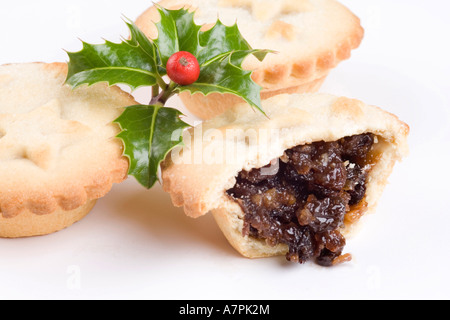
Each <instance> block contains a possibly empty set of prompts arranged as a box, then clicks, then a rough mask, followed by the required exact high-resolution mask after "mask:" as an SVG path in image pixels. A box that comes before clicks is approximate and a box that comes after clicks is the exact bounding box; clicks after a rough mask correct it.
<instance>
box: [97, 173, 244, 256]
mask: <svg viewBox="0 0 450 320" xmlns="http://www.w3.org/2000/svg"><path fill="white" fill-rule="evenodd" d="M102 204H103V206H104V209H105V210H107V211H108V212H109V214H112V217H111V218H114V219H123V220H124V223H126V224H127V225H129V224H130V223H133V224H134V225H135V227H136V232H142V231H143V230H144V232H145V233H148V234H149V235H151V237H152V240H153V241H154V240H155V239H157V240H159V241H160V242H161V243H164V245H165V246H178V247H179V246H186V245H193V244H196V245H200V246H213V247H215V248H217V250H220V252H222V253H223V254H230V255H237V253H236V251H235V250H234V249H233V248H232V247H231V246H230V245H229V243H228V241H227V240H226V238H225V237H224V235H223V233H222V231H221V230H220V228H219V227H218V226H217V224H216V222H215V220H214V218H213V216H212V215H210V214H207V215H205V216H204V217H200V218H198V219H192V218H189V217H187V216H186V215H185V214H184V212H183V209H182V208H176V207H175V206H173V204H172V201H171V199H170V196H169V194H167V193H166V192H164V191H163V190H162V188H161V186H160V185H156V186H155V187H154V188H152V189H151V190H146V189H144V188H143V187H141V186H139V185H138V184H137V183H136V182H134V181H126V182H125V183H123V184H122V185H119V186H116V187H115V188H113V190H112V192H110V194H108V196H107V197H106V198H105V199H104V201H102Z"/></svg>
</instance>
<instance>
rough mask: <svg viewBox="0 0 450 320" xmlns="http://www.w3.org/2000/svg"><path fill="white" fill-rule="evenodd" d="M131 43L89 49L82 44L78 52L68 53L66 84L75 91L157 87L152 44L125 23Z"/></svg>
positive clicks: (103, 45) (125, 42)
mask: <svg viewBox="0 0 450 320" xmlns="http://www.w3.org/2000/svg"><path fill="white" fill-rule="evenodd" d="M127 26H128V27H129V29H130V33H131V39H130V40H124V41H123V42H122V43H113V42H110V41H105V43H104V44H97V45H92V44H88V43H86V42H83V49H82V50H81V51H79V52H68V53H67V54H68V55H69V59H70V61H69V71H68V74H67V79H66V83H68V84H69V85H71V86H72V87H74V88H76V87H78V86H80V85H83V84H87V85H92V84H95V83H98V82H107V83H108V84H109V85H111V86H112V85H115V84H126V85H128V86H130V88H131V89H132V90H135V89H136V88H138V87H141V86H154V85H156V83H157V80H156V78H157V53H156V48H155V46H154V44H153V43H152V42H151V41H150V40H149V39H148V38H147V37H146V36H145V35H144V33H143V32H142V31H140V30H139V29H138V28H137V27H136V26H135V25H134V24H133V23H131V22H128V23H127Z"/></svg>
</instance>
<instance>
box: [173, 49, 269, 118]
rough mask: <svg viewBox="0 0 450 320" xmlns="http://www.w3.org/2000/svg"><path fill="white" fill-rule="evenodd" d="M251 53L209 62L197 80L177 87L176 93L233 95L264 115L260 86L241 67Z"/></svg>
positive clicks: (230, 55)
mask: <svg viewBox="0 0 450 320" xmlns="http://www.w3.org/2000/svg"><path fill="white" fill-rule="evenodd" d="M251 53H253V50H246V51H237V52H230V53H228V54H226V55H221V56H219V57H218V58H217V59H214V60H212V61H209V63H208V64H206V65H203V66H202V67H201V69H200V77H199V79H198V80H197V81H196V82H195V83H194V84H192V85H189V86H179V87H178V88H177V90H178V92H184V91H188V92H190V93H191V94H194V93H197V92H201V93H202V94H204V95H209V94H211V93H214V92H216V93H229V94H234V95H236V96H239V97H241V98H242V99H244V100H245V101H246V102H247V103H248V104H249V105H251V106H252V107H255V108H256V109H258V110H259V111H261V112H262V113H263V114H265V113H264V110H263V109H262V108H261V95H260V91H261V86H259V85H258V84H257V83H255V82H254V81H253V80H252V77H251V76H252V72H251V71H245V70H244V69H242V67H241V64H242V61H243V60H244V59H245V57H247V56H248V55H249V54H251ZM259 53H261V52H259Z"/></svg>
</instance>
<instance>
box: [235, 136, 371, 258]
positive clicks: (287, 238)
mask: <svg viewBox="0 0 450 320" xmlns="http://www.w3.org/2000/svg"><path fill="white" fill-rule="evenodd" d="M375 139H376V138H375V136H374V135H373V134H370V133H368V134H362V135H356V136H351V137H346V138H343V139H340V140H339V141H335V142H315V143H312V144H309V145H303V146H298V147H295V148H292V149H290V150H287V151H286V152H285V153H284V155H283V156H282V157H281V158H280V159H278V161H273V162H272V164H270V165H269V166H267V167H264V168H261V169H254V170H252V171H250V172H247V171H242V172H241V173H240V174H239V176H238V177H237V182H236V185H235V186H234V187H233V188H232V189H230V190H228V194H229V195H230V196H231V197H232V198H234V199H236V200H237V201H238V202H239V204H240V205H241V207H242V209H243V211H244V213H245V219H244V230H243V234H244V236H247V235H248V236H251V237H254V238H257V239H263V240H265V241H266V242H267V243H268V244H269V245H273V246H274V245H277V244H286V245H288V247H289V252H288V253H287V255H286V258H287V260H289V261H294V262H299V263H305V262H306V261H308V260H311V259H315V261H316V262H317V263H318V264H319V265H323V266H332V265H335V264H338V263H340V262H343V261H346V260H348V259H349V256H348V255H345V256H343V255H342V253H343V249H344V246H345V244H346V240H345V238H344V236H343V235H342V234H341V232H340V230H341V228H342V226H343V225H344V218H345V216H346V214H347V213H349V212H350V211H351V210H352V208H361V207H365V206H364V205H363V203H364V202H365V199H364V198H365V193H366V180H367V175H368V173H369V171H370V168H371V165H370V164H368V156H369V152H370V151H371V150H372V147H373V145H374V142H375Z"/></svg>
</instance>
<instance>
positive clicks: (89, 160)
mask: <svg viewBox="0 0 450 320" xmlns="http://www.w3.org/2000/svg"><path fill="white" fill-rule="evenodd" d="M66 75H67V64H63V63H52V64H45V63H29V64H12V65H4V66H1V67H0V180H1V181H2V183H1V184H0V215H1V216H2V221H1V222H0V223H1V224H2V230H3V231H1V232H0V236H9V234H14V235H15V236H30V235H33V234H30V232H29V231H26V230H28V229H27V228H28V227H26V226H25V224H24V223H25V222H26V221H27V219H26V218H24V217H25V216H26V217H31V216H32V215H39V216H44V215H52V216H54V217H53V218H51V217H46V218H45V219H44V218H42V219H39V218H37V217H35V218H30V221H31V220H33V221H54V223H53V222H50V223H49V225H47V226H45V225H44V224H47V222H45V223H43V225H42V230H38V229H39V228H37V226H38V225H36V224H35V226H34V227H33V228H32V229H30V230H34V231H33V232H31V233H35V234H36V235H37V234H45V233H46V230H53V229H60V227H61V226H62V227H65V226H67V225H70V224H72V223H73V222H74V221H75V220H78V219H79V218H80V217H81V216H84V215H85V214H87V212H86V210H85V209H90V208H92V205H93V203H94V202H95V200H96V199H99V198H101V197H103V196H104V195H106V193H108V192H109V190H110V189H111V187H112V185H113V183H119V182H122V181H123V180H124V179H125V178H126V177H127V170H128V160H127V158H126V157H124V156H123V147H122V143H121V142H120V140H118V139H116V138H115V136H116V135H117V134H118V132H119V130H120V129H119V127H118V126H117V125H116V124H113V123H112V121H113V120H115V119H116V118H117V117H118V116H119V115H120V114H121V112H122V111H123V107H125V106H129V105H133V104H136V102H135V101H134V99H133V98H132V97H131V96H130V95H129V94H127V93H125V92H123V91H122V90H120V89H119V88H117V87H108V86H107V85H106V84H98V85H94V86H91V87H87V86H83V87H80V88H78V89H76V90H72V89H71V88H70V87H69V86H68V85H65V84H64V81H65V78H66ZM63 212H66V213H67V216H66V217H65V218H63V219H61V218H60V217H59V216H61V215H63ZM22 215H23V216H22ZM19 216H22V217H20V218H19ZM70 216H72V218H71V219H69V218H67V217H70ZM15 218H17V219H15ZM6 219H12V220H10V221H9V222H8V223H7V222H6ZM14 219H15V221H18V222H17V223H18V226H20V225H23V228H22V229H23V230H24V233H23V234H22V235H21V234H20V232H14V231H12V229H11V230H8V227H5V225H6V226H12V225H14V223H13V222H12V221H13V220H14ZM52 219H53V220H52ZM61 221H66V222H65V223H61ZM52 224H54V226H53V227H52ZM63 225H64V226H63ZM14 228H16V227H14ZM30 228H31V227H30ZM15 230H20V228H19V229H17V228H16V229H15ZM51 232H52V231H51Z"/></svg>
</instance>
